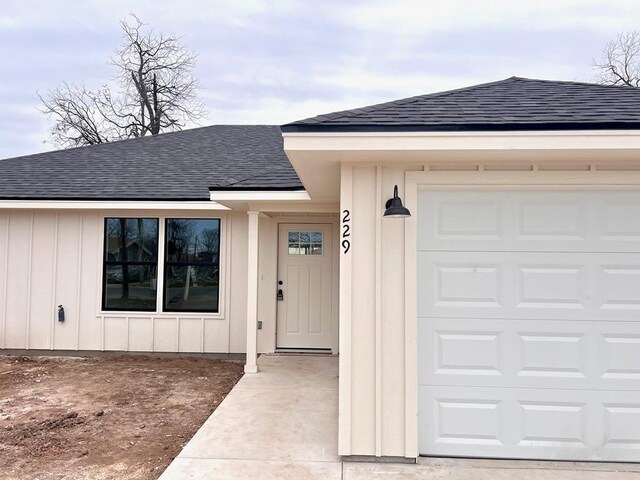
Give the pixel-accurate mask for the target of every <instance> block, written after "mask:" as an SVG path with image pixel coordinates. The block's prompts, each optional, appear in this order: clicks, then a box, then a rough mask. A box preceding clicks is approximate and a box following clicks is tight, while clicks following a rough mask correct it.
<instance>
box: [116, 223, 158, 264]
mask: <svg viewBox="0 0 640 480" xmlns="http://www.w3.org/2000/svg"><path fill="white" fill-rule="evenodd" d="M105 235H106V237H107V238H106V243H105V245H106V248H105V257H104V258H105V260H107V261H109V262H123V263H126V262H156V261H157V260H158V220H157V219H155V218H107V221H106V230H105Z"/></svg>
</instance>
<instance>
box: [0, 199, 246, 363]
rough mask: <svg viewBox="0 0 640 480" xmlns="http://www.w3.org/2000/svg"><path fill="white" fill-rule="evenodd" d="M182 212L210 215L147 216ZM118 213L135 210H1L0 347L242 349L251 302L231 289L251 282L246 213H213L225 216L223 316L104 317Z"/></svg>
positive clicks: (147, 314)
mask: <svg viewBox="0 0 640 480" xmlns="http://www.w3.org/2000/svg"><path fill="white" fill-rule="evenodd" d="M138 213H140V212H138ZM176 214H179V215H181V216H189V215H193V216H198V217H199V216H207V215H206V214H205V215H203V212H197V213H195V212H192V213H191V214H190V213H188V212H173V211H167V212H164V211H162V212H157V213H156V212H153V213H152V214H150V213H149V212H145V213H143V214H141V216H147V217H148V216H159V217H165V216H166V217H170V216H172V215H176ZM118 215H120V216H127V217H131V216H136V213H132V212H129V211H127V212H126V213H123V212H100V211H84V212H80V211H68V210H65V211H46V210H4V211H0V348H4V349H38V350H39V349H42V350H54V349H55V350H115V351H139V352H194V353H203V352H204V353H207V352H216V353H228V352H231V353H234V352H243V351H244V349H245V346H246V341H245V331H246V321H245V312H246V304H245V303H246V302H243V299H244V297H243V296H242V295H240V294H238V295H236V298H235V299H234V298H232V296H231V295H230V291H231V290H232V289H235V290H237V291H242V288H243V284H244V283H246V214H244V215H243V214H231V213H224V214H222V215H220V214H216V213H215V212H214V213H213V214H210V216H212V217H222V223H221V230H222V231H221V241H222V242H221V278H220V285H221V291H220V295H221V298H220V314H202V313H198V314H195V313H181V314H177V313H162V312H160V313H158V312H156V313H151V312H135V313H125V312H102V311H101V295H102V286H101V282H102V268H103V266H102V259H103V251H102V249H103V243H104V240H103V229H104V218H105V216H118ZM232 239H233V243H234V245H235V247H236V248H235V249H234V251H233V252H232V251H231V243H232ZM243 247H244V248H243ZM231 262H232V263H233V264H234V272H233V275H231V272H230V269H229V268H228V266H229V264H230V263H231ZM223 292H224V293H223ZM58 305H63V306H64V309H65V314H66V315H65V316H66V318H65V322H64V323H61V322H58V321H57V306H58ZM236 317H237V318H236ZM234 319H235V321H234Z"/></svg>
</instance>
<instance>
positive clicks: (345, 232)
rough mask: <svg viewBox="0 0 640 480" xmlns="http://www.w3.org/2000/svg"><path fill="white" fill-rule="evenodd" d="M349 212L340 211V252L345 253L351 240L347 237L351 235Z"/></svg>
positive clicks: (349, 246)
mask: <svg viewBox="0 0 640 480" xmlns="http://www.w3.org/2000/svg"><path fill="white" fill-rule="evenodd" d="M350 222H351V212H349V210H343V211H342V253H344V254H346V253H347V252H348V251H349V249H350V248H351V242H350V241H349V239H348V237H350V236H351V225H350Z"/></svg>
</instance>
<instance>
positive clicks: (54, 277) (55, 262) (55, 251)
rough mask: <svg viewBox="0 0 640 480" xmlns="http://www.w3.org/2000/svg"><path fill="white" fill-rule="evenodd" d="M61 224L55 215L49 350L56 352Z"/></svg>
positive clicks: (58, 216)
mask: <svg viewBox="0 0 640 480" xmlns="http://www.w3.org/2000/svg"><path fill="white" fill-rule="evenodd" d="M59 222H60V215H59V214H58V213H56V214H55V215H54V222H53V268H52V269H51V291H52V292H53V298H52V300H53V301H52V302H51V303H52V305H51V308H52V312H51V328H50V330H49V349H50V350H54V349H55V348H56V336H55V332H56V321H57V318H56V307H57V305H56V303H57V302H56V300H57V299H58V282H57V278H58V277H57V275H58V227H59ZM79 284H80V278H78V285H79Z"/></svg>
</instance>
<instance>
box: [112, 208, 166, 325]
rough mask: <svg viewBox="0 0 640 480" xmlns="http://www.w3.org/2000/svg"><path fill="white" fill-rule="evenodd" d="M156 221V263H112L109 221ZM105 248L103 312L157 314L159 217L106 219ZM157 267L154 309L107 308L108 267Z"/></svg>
mask: <svg viewBox="0 0 640 480" xmlns="http://www.w3.org/2000/svg"><path fill="white" fill-rule="evenodd" d="M121 219H125V220H155V221H156V261H155V262H152V261H149V262H141V261H134V262H130V261H127V262H121V261H112V260H109V259H108V252H109V245H108V242H109V235H108V223H109V220H121ZM103 241H104V244H103V247H102V302H101V303H102V311H103V312H152V313H153V312H157V311H158V280H159V277H158V273H159V272H158V271H159V266H160V251H159V248H160V218H159V217H123V216H120V217H104V235H103ZM110 265H115V266H134V265H140V266H152V267H153V266H155V267H156V295H155V304H154V306H153V308H122V307H107V305H106V301H107V274H108V268H107V267H108V266H110Z"/></svg>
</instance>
